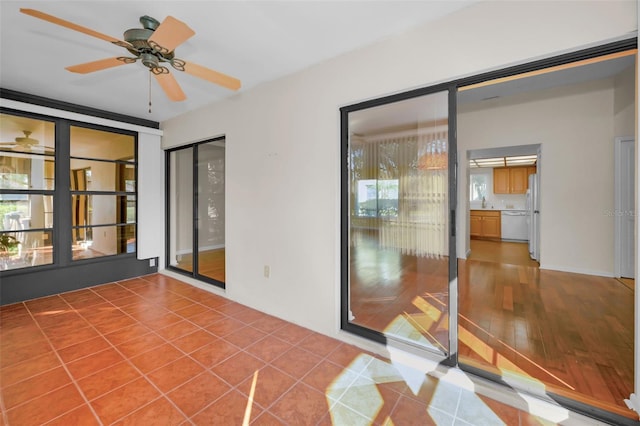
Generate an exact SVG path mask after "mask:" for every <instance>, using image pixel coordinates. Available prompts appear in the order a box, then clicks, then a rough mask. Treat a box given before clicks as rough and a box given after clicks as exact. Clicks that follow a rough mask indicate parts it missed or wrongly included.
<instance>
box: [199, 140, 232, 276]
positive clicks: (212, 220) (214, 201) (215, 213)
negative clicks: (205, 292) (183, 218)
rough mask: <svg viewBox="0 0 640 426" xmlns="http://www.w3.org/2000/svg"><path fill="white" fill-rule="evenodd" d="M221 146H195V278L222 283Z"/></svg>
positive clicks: (223, 159)
mask: <svg viewBox="0 0 640 426" xmlns="http://www.w3.org/2000/svg"><path fill="white" fill-rule="evenodd" d="M224 169H225V146H224V141H213V142H209V143H206V144H202V145H198V221H197V222H196V223H197V224H198V274H200V275H204V276H206V277H209V278H212V279H214V280H217V281H220V282H224V281H225V276H224V273H225V269H224V262H225V249H224V224H225V202H224V196H225V190H224V189H225V178H224V172H225V170H224Z"/></svg>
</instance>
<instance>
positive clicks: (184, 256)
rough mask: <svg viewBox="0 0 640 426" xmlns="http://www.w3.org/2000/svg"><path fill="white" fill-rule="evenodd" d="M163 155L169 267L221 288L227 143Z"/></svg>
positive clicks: (215, 142) (200, 145)
mask: <svg viewBox="0 0 640 426" xmlns="http://www.w3.org/2000/svg"><path fill="white" fill-rule="evenodd" d="M167 156H168V159H167V164H168V169H169V170H168V176H169V179H168V184H169V188H168V193H169V197H168V203H169V204H168V205H169V206H170V208H169V215H168V216H169V221H168V223H169V232H168V234H169V241H168V245H169V250H167V253H168V257H169V258H168V259H167V265H169V268H170V269H172V270H175V271H177V272H180V273H183V274H188V275H191V276H193V277H194V278H197V279H199V280H202V281H205V282H209V283H211V284H214V285H216V286H219V287H222V288H224V286H225V282H226V278H225V262H226V251H225V140H224V138H217V139H214V140H210V141H206V142H201V143H198V144H194V145H190V146H188V147H182V148H179V149H175V150H171V151H169V152H168V153H167Z"/></svg>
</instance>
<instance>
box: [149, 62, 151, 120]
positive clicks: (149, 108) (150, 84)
mask: <svg viewBox="0 0 640 426" xmlns="http://www.w3.org/2000/svg"><path fill="white" fill-rule="evenodd" d="M149 114H151V71H149Z"/></svg>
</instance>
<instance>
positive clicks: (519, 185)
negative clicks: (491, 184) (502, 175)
mask: <svg viewBox="0 0 640 426" xmlns="http://www.w3.org/2000/svg"><path fill="white" fill-rule="evenodd" d="M527 186H529V175H528V174H527V168H526V167H510V168H509V193H510V194H524V193H525V192H527Z"/></svg>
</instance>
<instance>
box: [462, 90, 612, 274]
mask: <svg viewBox="0 0 640 426" xmlns="http://www.w3.org/2000/svg"><path fill="white" fill-rule="evenodd" d="M613 103H614V84H613V79H607V80H602V81H598V82H590V83H584V84H579V85H573V86H570V87H565V88H554V89H548V90H544V91H539V92H535V93H532V94H521V95H516V96H512V97H509V98H501V99H495V100H488V101H484V102H476V103H473V104H466V105H460V106H459V108H458V152H459V157H460V158H466V151H467V150H469V149H483V148H496V147H507V146H512V145H528V144H534V143H540V144H542V162H541V163H542V164H541V166H542V167H541V170H540V174H541V178H542V181H541V188H540V193H541V206H540V207H541V209H540V210H541V214H540V216H541V218H540V222H541V230H540V235H541V237H540V238H541V247H540V255H541V260H540V266H541V267H542V268H548V269H558V270H565V271H575V272H584V273H595V274H598V275H611V276H612V275H613V268H614V257H613V226H614V224H613V216H612V215H611V214H609V215H607V214H606V212H612V211H613V209H614V204H613V201H614V200H613V188H614V183H613V178H614V175H613V138H614V130H613V122H614V109H613ZM466 173H467V164H461V165H460V166H459V176H460V182H465V181H466ZM458 189H459V191H460V198H459V200H460V203H461V204H462V203H463V200H465V199H466V198H467V197H468V196H466V195H465V194H467V193H468V189H467V188H466V187H465V186H463V184H462V183H460V184H459V186H458ZM458 231H459V234H462V235H465V233H463V229H458ZM465 232H466V230H465ZM465 244H466V241H465Z"/></svg>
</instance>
